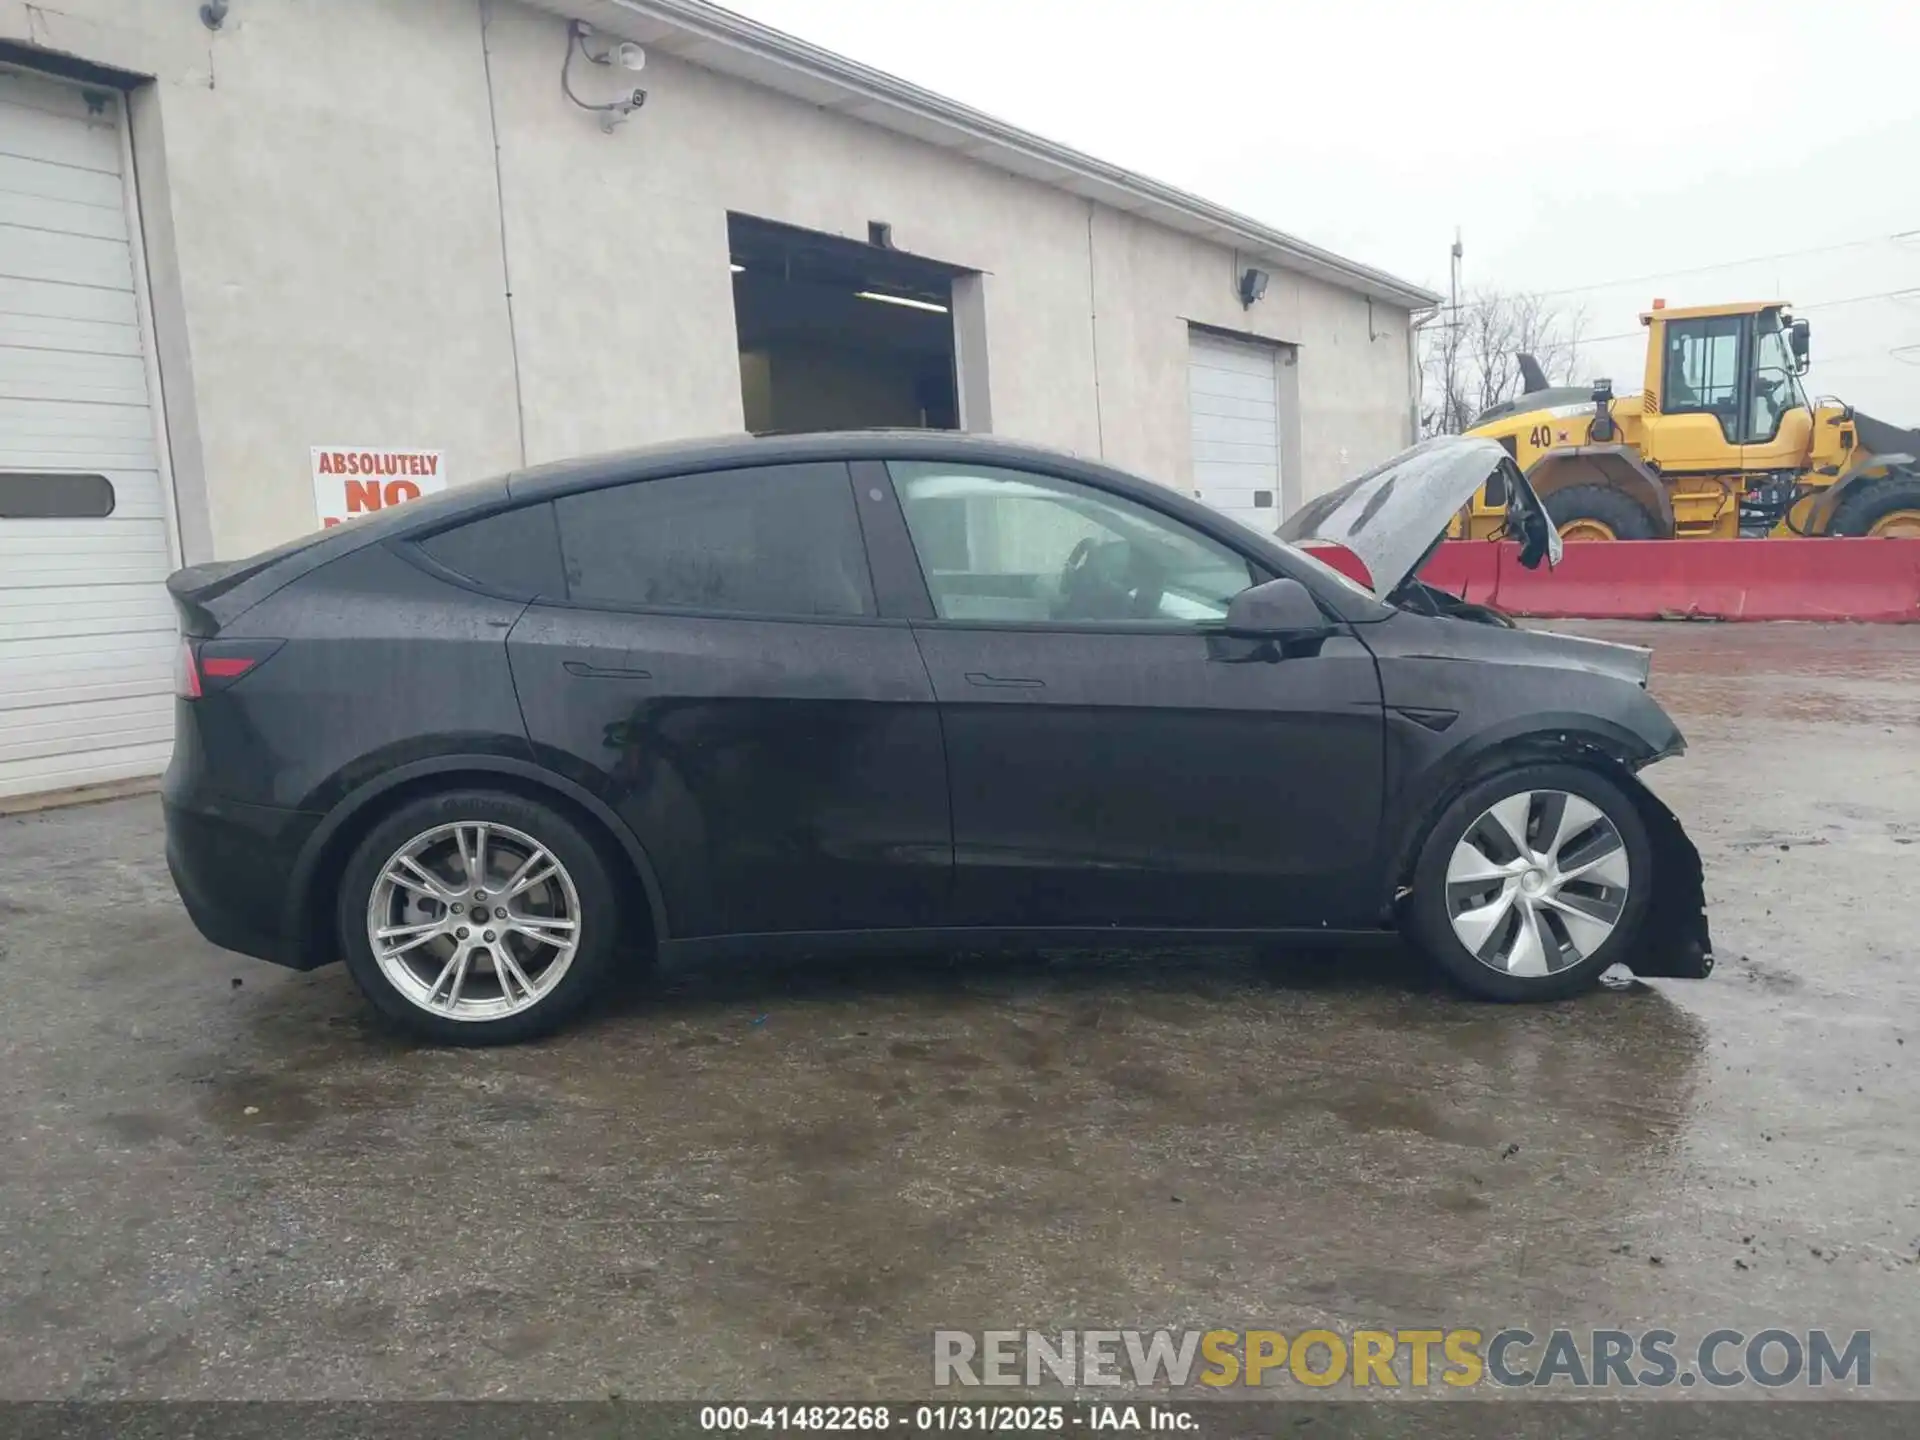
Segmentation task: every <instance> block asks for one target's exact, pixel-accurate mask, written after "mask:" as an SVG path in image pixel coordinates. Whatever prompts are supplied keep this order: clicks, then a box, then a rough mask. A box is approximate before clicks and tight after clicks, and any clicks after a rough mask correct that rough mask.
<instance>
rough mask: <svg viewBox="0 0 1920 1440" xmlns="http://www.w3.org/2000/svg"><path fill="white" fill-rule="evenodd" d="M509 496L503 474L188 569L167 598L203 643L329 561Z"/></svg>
mask: <svg viewBox="0 0 1920 1440" xmlns="http://www.w3.org/2000/svg"><path fill="white" fill-rule="evenodd" d="M506 498H507V482H506V477H505V476H501V477H499V478H496V479H493V480H487V481H482V482H480V483H479V484H475V485H462V486H459V487H457V488H456V489H453V490H447V491H442V492H441V493H440V494H438V495H429V496H427V497H426V498H425V499H424V500H413V501H409V502H408V503H407V504H405V505H396V506H393V507H391V508H389V509H385V510H376V511H373V512H372V513H370V514H367V515H363V516H360V517H358V518H356V519H352V520H349V521H347V522H346V523H345V524H344V525H337V526H334V527H332V528H331V529H326V530H320V531H317V532H315V533H314V534H311V535H302V536H301V537H300V538H299V539H298V540H290V541H288V542H287V543H286V544H285V545H279V546H276V547H275V548H274V549H272V550H262V551H261V552H260V553H259V554H258V555H250V556H248V557H247V558H246V559H244V560H215V561H211V562H209V563H207V564H204V565H189V566H188V567H187V568H186V569H184V570H176V571H174V572H173V574H171V575H169V576H168V577H167V594H169V595H170V596H172V597H173V608H174V609H175V610H176V611H178V612H179V615H180V628H181V631H182V632H183V633H184V634H187V635H189V636H192V637H193V638H194V639H197V640H204V639H210V638H212V637H213V636H215V635H218V634H219V633H220V631H221V629H222V627H224V626H227V625H231V624H232V623H233V622H234V621H235V620H237V619H239V618H240V616H242V615H243V614H245V613H246V612H247V611H249V610H251V609H252V608H253V607H254V606H256V605H258V604H259V603H260V602H261V601H262V600H264V599H266V598H267V597H268V596H269V595H271V594H273V593H274V591H276V590H278V589H280V588H281V587H282V586H285V585H290V584H292V583H293V582H294V581H295V580H298V579H299V578H300V577H301V576H302V575H307V574H310V573H312V572H313V571H315V570H318V569H319V568H320V567H321V566H322V565H325V564H327V563H328V562H329V561H332V560H337V559H339V558H340V557H341V556H342V555H349V554H351V553H352V552H354V551H355V550H360V549H364V548H365V547H366V546H368V545H377V544H379V543H380V542H381V541H383V540H385V539H387V538H388V537H389V536H392V535H396V534H406V533H411V532H413V531H416V530H419V529H421V528H422V527H423V526H425V525H426V524H428V523H431V522H432V521H433V520H434V519H435V517H438V518H439V519H440V520H441V521H442V522H443V523H448V524H451V523H454V522H456V521H458V520H461V519H464V518H466V517H467V516H469V515H472V514H478V513H484V512H485V511H486V510H487V509H488V508H489V507H490V506H491V507H497V506H498V505H500V503H501V502H503V501H504V500H505V499H506Z"/></svg>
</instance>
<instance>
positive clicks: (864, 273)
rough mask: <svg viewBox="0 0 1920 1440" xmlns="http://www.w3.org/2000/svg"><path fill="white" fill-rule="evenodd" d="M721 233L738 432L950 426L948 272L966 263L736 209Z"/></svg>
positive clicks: (956, 272)
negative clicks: (729, 289)
mask: <svg viewBox="0 0 1920 1440" xmlns="http://www.w3.org/2000/svg"><path fill="white" fill-rule="evenodd" d="M880 229H881V231H883V232H884V233H885V235H886V237H887V238H888V239H890V238H891V232H890V230H887V229H886V228H885V227H880ZM727 241H728V246H729V249H730V251H731V259H732V264H733V314H734V323H735V326H736V328H737V330H738V332H739V340H740V398H741V402H742V404H743V406H744V408H745V411H746V421H747V429H748V430H750V431H752V432H753V433H755V434H767V433H770V432H775V431H779V432H788V433H791V432H794V431H803V430H860V429H872V428H875V427H884V426H899V427H906V428H910V429H927V430H956V429H958V428H959V426H960V407H959V400H958V396H957V391H956V385H955V377H954V346H953V314H952V308H953V282H954V280H955V279H956V278H958V277H960V276H962V275H966V274H969V273H971V272H969V271H966V270H963V269H960V268H958V267H956V266H952V265H943V264H941V263H939V262H938V261H935V260H928V259H925V258H924V257H922V256H918V255H908V254H906V253H904V252H902V251H899V250H895V249H892V248H891V247H890V246H882V245H876V244H867V245H863V244H861V243H860V242H858V241H855V240H844V239H841V238H840V237H839V236H837V235H825V234H821V233H819V232H817V231H813V230H802V229H799V228H798V227H796V226H792V225H780V224H777V223H775V222H773V221H770V220H757V219H754V218H753V217H751V216H746V215H730V216H728V217H727Z"/></svg>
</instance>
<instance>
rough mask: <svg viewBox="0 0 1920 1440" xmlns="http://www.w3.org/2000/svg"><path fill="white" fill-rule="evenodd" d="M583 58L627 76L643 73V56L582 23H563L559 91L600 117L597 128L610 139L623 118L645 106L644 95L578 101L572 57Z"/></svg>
mask: <svg viewBox="0 0 1920 1440" xmlns="http://www.w3.org/2000/svg"><path fill="white" fill-rule="evenodd" d="M576 52H577V53H579V54H581V55H584V56H585V57H586V58H587V61H588V62H589V63H590V64H594V65H605V66H608V67H614V66H617V67H619V68H620V69H622V70H625V71H628V72H630V73H632V72H637V71H640V70H644V69H646V66H647V52H646V51H645V50H643V49H641V48H640V46H638V45H635V44H634V43H633V42H632V41H630V40H622V41H614V40H612V39H610V38H609V37H607V36H604V35H601V34H599V33H597V32H596V31H595V30H594V29H593V27H591V26H590V25H588V24H587V23H586V22H585V21H582V20H569V21H568V22H567V58H566V59H565V60H563V61H561V62H560V89H561V91H562V92H563V93H564V94H565V95H566V97H567V99H569V100H571V101H572V102H573V103H574V104H575V105H577V106H579V107H580V108H581V109H582V110H586V111H589V112H591V113H593V114H595V115H598V116H599V117H600V128H601V129H602V130H604V131H606V132H607V133H608V134H609V135H611V134H612V133H613V132H614V131H615V130H616V129H618V128H619V127H620V126H621V125H623V124H625V123H626V121H627V117H629V116H630V115H632V114H633V112H634V111H636V110H638V109H639V108H640V107H641V106H642V105H645V104H646V103H647V92H646V91H645V90H641V89H638V88H636V89H633V90H630V91H628V92H627V93H626V94H625V95H622V96H621V97H620V98H619V99H618V100H606V101H599V102H596V101H591V100H582V99H581V98H580V97H579V96H578V95H576V94H575V93H574V91H573V57H574V55H575V53H576Z"/></svg>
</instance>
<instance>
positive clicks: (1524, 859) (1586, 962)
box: [1402, 762, 1655, 1000]
mask: <svg viewBox="0 0 1920 1440" xmlns="http://www.w3.org/2000/svg"><path fill="white" fill-rule="evenodd" d="M1632 783H1633V782H1632V781H1631V779H1629V778H1627V777H1624V776H1623V777H1621V779H1619V780H1615V779H1614V778H1613V777H1611V776H1609V775H1606V774H1604V773H1601V772H1600V771H1598V770H1590V769H1587V768H1585V767H1583V766H1578V765H1566V764H1560V763H1555V762H1547V763H1536V764H1528V765H1520V766H1516V767H1515V768H1513V769H1511V770H1507V771H1504V772H1501V773H1499V774H1495V775H1491V776H1488V777H1487V778H1485V779H1483V780H1480V781H1477V782H1475V783H1473V784H1471V785H1469V786H1467V787H1466V789H1465V790H1464V791H1463V792H1461V793H1460V794H1458V795H1456V796H1454V798H1453V800H1452V801H1451V802H1450V803H1449V804H1448V805H1447V806H1446V808H1445V809H1444V810H1443V811H1442V812H1441V814H1440V816H1439V817H1438V818H1437V819H1436V820H1435V821H1434V822H1433V825H1432V827H1431V828H1430V829H1429V830H1428V831H1427V833H1426V835H1425V836H1424V838H1423V839H1422V841H1421V846H1420V851H1419V855H1418V857H1417V859H1416V860H1415V863H1414V870H1413V877H1412V878H1413V885H1412V893H1411V894H1410V895H1409V896H1408V898H1407V900H1406V903H1405V906H1404V908H1403V910H1402V923H1403V926H1404V929H1405V932H1406V934H1407V936H1408V938H1409V939H1411V940H1412V941H1413V942H1414V943H1415V944H1416V945H1417V946H1419V948H1420V949H1422V950H1424V951H1425V952H1426V953H1427V954H1428V955H1430V956H1431V957H1432V958H1433V959H1434V960H1435V961H1437V962H1438V963H1439V965H1440V967H1441V968H1442V969H1443V970H1445V971H1446V972H1447V973H1448V974H1449V975H1450V976H1451V977H1452V978H1453V979H1454V980H1456V981H1458V982H1459V983H1460V985H1461V986H1463V987H1464V988H1465V989H1467V990H1470V991H1472V992H1473V993H1474V994H1476V995H1480V996H1483V997H1484V998H1486V999H1490V1000H1553V999H1559V998H1561V997H1564V996H1568V995H1573V994H1576V993H1578V992H1579V991H1581V990H1584V989H1586V988H1588V987H1589V986H1591V985H1592V984H1593V983H1594V982H1596V981H1597V980H1598V979H1599V978H1600V974H1601V972H1602V971H1603V970H1605V969H1606V968H1607V967H1608V966H1610V965H1612V964H1613V963H1614V962H1615V961H1624V962H1625V963H1626V964H1628V965H1632V963H1633V946H1634V944H1635V940H1636V937H1637V935H1638V932H1639V929H1640V924H1641V920H1642V918H1643V917H1644V916H1645V914H1646V913H1647V905H1648V901H1649V899H1650V897H1651V895H1652V891H1653V886H1654V884H1655V876H1654V874H1653V861H1652V851H1651V845H1650V842H1649V841H1648V839H1647V831H1646V826H1645V824H1644V823H1643V822H1642V820H1641V818H1640V811H1639V809H1638V807H1637V806H1636V805H1635V803H1634V801H1633V798H1632V797H1631V796H1630V795H1629V794H1628V793H1627V791H1626V790H1625V789H1624V788H1623V786H1624V785H1628V784H1632Z"/></svg>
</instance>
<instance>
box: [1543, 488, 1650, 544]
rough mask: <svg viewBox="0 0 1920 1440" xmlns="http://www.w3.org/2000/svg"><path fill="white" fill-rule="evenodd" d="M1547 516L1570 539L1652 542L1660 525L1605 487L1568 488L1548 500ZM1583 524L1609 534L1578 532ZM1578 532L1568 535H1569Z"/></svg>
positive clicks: (1627, 497)
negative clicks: (1603, 529) (1551, 518)
mask: <svg viewBox="0 0 1920 1440" xmlns="http://www.w3.org/2000/svg"><path fill="white" fill-rule="evenodd" d="M1544 503H1545V505H1546V507H1547V514H1549V515H1551V516H1552V517H1553V523H1554V527H1555V528H1556V529H1557V530H1559V532H1560V535H1561V538H1562V539H1567V540H1604V539H1614V540H1653V539H1656V538H1658V536H1659V534H1660V526H1659V524H1658V522H1656V521H1655V520H1654V518H1653V516H1651V515H1649V514H1648V513H1647V512H1646V510H1645V508H1644V507H1643V506H1641V505H1640V503H1639V502H1638V501H1636V500H1634V499H1632V498H1631V497H1629V496H1626V495H1622V494H1621V493H1620V492H1619V491H1618V490H1613V489H1609V488H1608V487H1607V486H1604V485H1569V486H1568V487H1567V488H1566V489H1565V490H1556V491H1554V492H1553V494H1552V495H1549V496H1547V497H1545V499H1544ZM1582 522H1585V525H1586V528H1587V529H1588V530H1589V531H1593V530H1596V529H1599V528H1602V527H1604V528H1605V529H1606V530H1607V531H1609V532H1611V533H1610V534H1609V535H1599V534H1591V533H1589V534H1585V535H1582V534H1580V533H1579V530H1580V527H1581V524H1582ZM1569 530H1573V531H1574V532H1575V533H1574V534H1572V535H1569V534H1568V533H1567V532H1568V531H1569Z"/></svg>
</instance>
